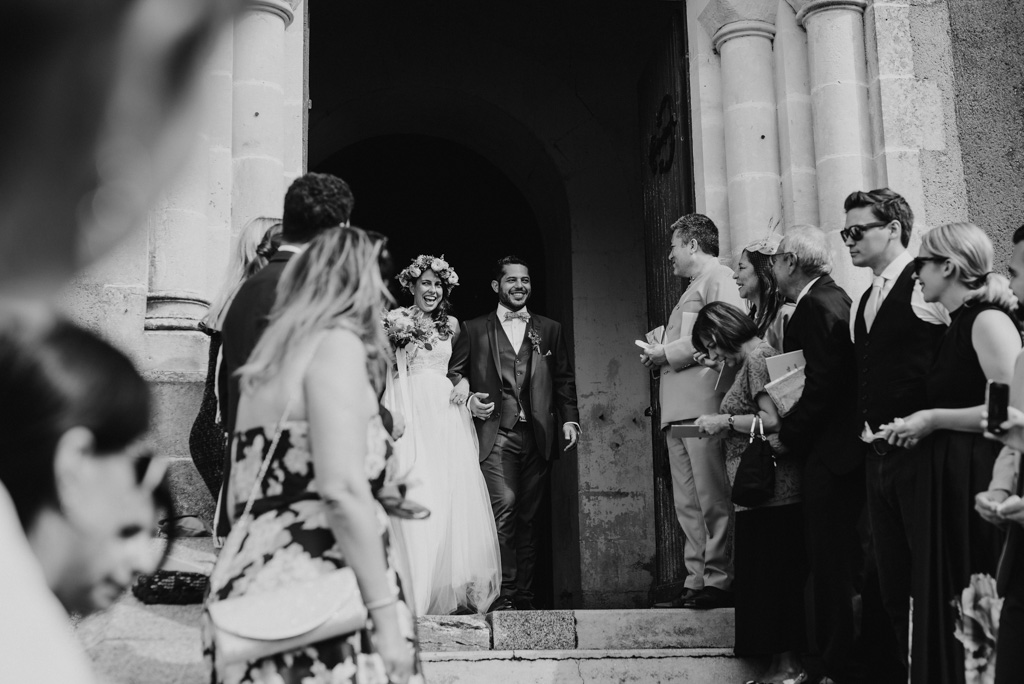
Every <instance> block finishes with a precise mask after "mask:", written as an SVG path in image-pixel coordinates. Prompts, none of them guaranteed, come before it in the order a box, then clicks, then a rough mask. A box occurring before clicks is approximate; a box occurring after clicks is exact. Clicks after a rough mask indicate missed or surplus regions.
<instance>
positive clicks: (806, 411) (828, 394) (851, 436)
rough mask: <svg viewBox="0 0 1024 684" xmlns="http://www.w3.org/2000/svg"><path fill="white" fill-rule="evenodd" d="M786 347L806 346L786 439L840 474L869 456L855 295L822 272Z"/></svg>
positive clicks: (786, 424) (792, 325)
mask: <svg viewBox="0 0 1024 684" xmlns="http://www.w3.org/2000/svg"><path fill="white" fill-rule="evenodd" d="M782 346H783V351H785V352H787V353H788V352H792V351H797V350H803V352H804V358H805V359H806V360H807V366H806V367H805V368H804V374H805V376H806V380H805V382H804V391H803V394H802V395H801V397H800V401H798V402H797V404H796V406H795V407H793V410H792V411H791V412H790V414H789V415H787V416H786V417H785V418H783V419H782V431H781V432H780V433H779V437H780V439H782V442H783V443H784V444H785V445H786V446H787V447H789V448H790V449H792V450H793V451H794V453H795V454H798V455H803V456H805V457H806V458H808V459H820V460H821V462H822V463H823V464H824V465H825V467H826V468H828V470H829V471H831V472H832V473H833V474H835V475H844V474H846V473H849V472H851V471H852V470H854V469H855V468H856V467H857V466H858V465H860V464H861V463H862V462H863V460H864V450H863V448H862V445H861V443H860V441H859V440H858V439H857V435H858V434H859V433H860V431H859V430H858V429H857V412H856V405H857V402H856V387H855V385H856V381H857V374H856V369H857V364H856V363H855V362H854V353H853V342H852V341H851V340H850V296H849V295H848V294H846V291H845V290H843V288H841V287H839V285H837V284H836V282H835V281H834V280H832V278H831V276H827V275H825V276H822V277H821V278H819V279H818V281H817V282H816V283H814V285H812V286H811V289H810V291H809V292H808V293H807V294H806V295H804V297H803V298H802V299H801V300H800V302H799V303H798V304H797V305H796V310H794V311H793V317H792V318H790V319H789V326H788V327H787V328H786V335H785V337H784V338H783V345H782Z"/></svg>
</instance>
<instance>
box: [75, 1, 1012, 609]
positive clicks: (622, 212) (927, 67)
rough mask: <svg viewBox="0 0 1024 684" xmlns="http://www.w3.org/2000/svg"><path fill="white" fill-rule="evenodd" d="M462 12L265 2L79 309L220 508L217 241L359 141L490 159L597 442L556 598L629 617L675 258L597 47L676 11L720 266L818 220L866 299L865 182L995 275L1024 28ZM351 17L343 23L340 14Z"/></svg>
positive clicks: (637, 580) (866, 7)
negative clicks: (666, 274)
mask: <svg viewBox="0 0 1024 684" xmlns="http://www.w3.org/2000/svg"><path fill="white" fill-rule="evenodd" d="M456 4H457V5H459V7H462V5H463V4H465V7H462V9H463V10H465V11H461V10H460V11H452V12H451V13H450V14H445V13H437V12H433V13H431V11H428V10H427V9H426V8H409V9H408V11H407V12H406V13H405V15H404V16H402V17H396V16H390V15H388V16H385V15H383V14H381V13H380V12H377V11H376V10H375V9H374V8H373V7H372V6H371V5H368V4H366V3H363V4H359V3H356V4H355V5H353V6H352V7H341V6H338V7H334V8H333V9H328V8H327V5H324V4H317V3H316V2H314V3H313V9H312V10H310V8H309V7H308V3H298V2H297V1H296V0H290V1H285V0H258V1H257V0H253V1H252V2H251V4H250V7H249V9H248V11H247V12H246V13H245V15H244V16H243V17H242V18H241V19H240V21H239V22H238V24H237V25H236V26H235V28H234V30H233V32H231V34H230V35H227V36H225V38H224V41H223V43H222V45H221V46H220V48H219V49H218V51H217V52H216V54H215V55H214V56H213V58H212V60H211V63H210V70H209V77H208V92H207V97H208V101H209V107H208V114H207V118H206V120H205V122H204V124H203V126H202V133H201V135H200V136H199V138H198V140H197V142H196V148H195V152H194V154H193V157H192V161H191V162H190V163H189V164H188V166H187V168H186V169H185V171H184V172H183V174H182V175H181V177H180V178H179V179H178V181H177V182H176V183H175V184H174V186H173V187H171V188H168V190H167V192H166V195H165V197H164V199H163V200H162V202H161V203H160V205H159V206H158V207H156V208H155V209H154V210H153V212H152V213H151V215H150V219H149V223H148V225H147V226H146V229H145V230H143V231H140V232H139V233H138V234H137V235H135V236H133V237H132V238H131V239H130V240H128V241H126V242H125V243H124V244H122V245H121V246H120V247H119V249H118V250H117V251H115V253H114V254H112V255H111V256H110V257H109V258H108V259H107V260H105V261H104V262H103V263H100V264H98V265H96V266H95V267H94V268H92V269H91V270H90V271H89V272H87V273H85V274H82V275H81V277H80V278H79V279H78V281H77V282H76V283H74V284H73V285H72V286H71V287H70V288H69V289H68V291H67V292H66V306H67V308H68V310H69V311H70V312H71V313H72V314H73V315H74V316H76V317H77V318H78V319H79V320H81V321H83V322H85V323H86V324H87V325H90V326H91V327H94V328H97V329H100V330H102V331H103V332H104V334H106V335H107V336H108V337H109V338H111V339H113V340H114V341H116V342H117V343H118V344H119V345H121V346H122V347H123V348H125V349H126V350H128V351H129V352H130V353H131V355H132V356H133V358H135V359H136V360H137V362H138V363H139V364H140V365H141V367H142V368H143V369H144V370H145V373H146V375H147V377H148V378H149V379H150V380H151V381H152V383H153V386H154V389H155V392H156V396H157V401H158V420H157V426H156V440H157V443H158V446H159V448H160V450H161V451H163V452H164V453H167V454H170V455H171V456H172V457H174V458H175V459H176V465H175V469H174V472H175V477H176V478H177V479H178V480H179V483H180V484H179V486H178V491H179V492H180V493H186V492H192V494H193V496H192V498H190V499H188V498H186V500H185V507H186V509H188V510H190V511H193V512H201V513H205V512H208V511H209V506H210V504H211V502H210V501H209V500H208V497H207V496H206V495H205V493H204V490H203V487H202V484H201V482H200V481H199V479H198V477H197V476H196V474H195V473H194V472H193V471H192V469H191V465H190V462H189V460H188V445H187V438H188V431H189V428H190V426H191V423H192V420H193V419H194V416H195V412H196V409H197V407H198V399H199V396H200V394H201V391H202V384H203V380H204V378H205V373H206V364H207V345H206V338H205V336H204V335H203V334H202V333H200V332H198V328H197V324H198V321H199V320H200V319H201V318H202V316H203V315H204V313H205V310H206V305H207V303H208V302H209V300H210V299H211V298H212V296H213V295H214V293H215V292H216V291H217V290H218V288H219V286H220V283H221V280H222V278H223V275H224V272H225V268H226V264H227V261H228V254H229V251H230V247H231V243H232V236H233V235H235V233H236V232H237V230H238V229H239V228H240V227H241V226H242V225H243V224H244V223H245V222H246V221H247V220H248V219H249V218H252V217H254V216H259V215H270V216H274V215H278V214H279V213H280V204H281V198H282V196H283V192H284V189H285V188H286V187H287V184H288V183H289V182H290V180H291V179H293V178H294V177H296V176H297V175H299V174H301V173H302V172H303V171H304V170H305V169H306V168H314V169H315V168H317V164H319V163H321V162H323V161H324V160H325V159H326V158H327V157H329V156H330V155H331V154H333V153H335V152H337V151H339V150H343V149H344V148H345V146H346V145H351V144H353V143H356V142H359V141H360V140H365V139H367V138H370V137H372V136H374V135H382V134H387V133H396V132H401V133H422V134H425V135H432V136H437V137H441V138H445V139H447V140H451V141H454V142H458V143H460V144H463V145H465V146H467V147H469V148H471V149H474V150H476V151H478V152H479V153H480V154H482V155H484V156H485V157H487V158H488V159H489V160H490V161H491V162H493V163H494V164H495V165H496V166H497V167H498V168H500V169H501V170H502V172H504V173H505V174H506V175H507V176H508V178H509V179H510V180H511V181H512V182H513V183H514V184H515V185H516V186H517V187H518V188H519V189H520V190H521V191H522V193H523V194H524V196H525V197H526V198H527V200H528V201H529V203H530V205H531V207H532V208H533V209H534V211H535V213H537V214H538V216H539V217H541V218H542V219H543V220H542V224H543V225H545V226H547V227H548V228H549V229H548V230H546V232H545V233H544V237H543V239H544V248H545V250H546V251H548V252H550V253H551V254H553V255H556V256H557V257H558V258H557V259H555V258H552V259H550V261H551V262H552V264H549V266H548V270H547V272H546V273H545V274H544V279H545V281H546V282H548V283H549V284H550V287H551V288H552V289H557V290H558V291H559V292H560V293H561V295H560V298H556V299H555V304H554V305H553V306H554V308H555V309H556V310H555V311H552V312H551V313H553V314H555V317H557V318H560V320H562V321H563V323H564V324H565V326H566V329H567V331H568V332H569V333H570V338H571V339H572V340H573V342H574V347H575V361H576V372H577V379H578V383H579V395H580V409H581V416H582V420H583V427H584V434H583V439H582V443H581V448H580V452H579V458H578V460H575V459H574V460H567V461H565V462H563V463H561V464H560V465H559V466H558V469H559V474H558V478H557V484H556V490H557V492H556V494H557V495H556V501H555V506H556V510H557V511H558V515H559V516H560V517H563V518H564V521H563V522H562V523H560V525H561V527H560V528H559V529H560V532H559V533H558V534H556V546H557V548H558V549H559V553H558V554H557V559H556V586H555V592H554V593H555V597H556V601H558V602H559V603H560V605H563V606H574V607H630V606H640V605H644V604H645V601H646V595H647V591H648V588H649V585H650V582H651V576H650V572H649V568H650V563H651V558H652V557H653V555H654V533H653V524H654V523H653V493H652V486H653V481H654V477H653V473H652V467H651V463H650V449H651V441H650V440H651V437H650V429H649V425H648V424H647V423H646V421H647V420H648V418H645V417H644V415H643V410H644V408H645V407H647V406H648V405H649V403H650V395H649V383H648V377H647V375H646V373H644V372H641V371H640V370H639V367H638V364H637V363H636V355H635V350H634V349H632V344H631V341H632V340H633V339H634V338H635V337H637V336H638V335H640V334H642V333H643V331H644V329H645V327H646V284H645V282H644V276H643V274H644V262H645V259H650V258H662V254H661V250H662V249H663V246H661V245H645V244H644V238H643V225H642V219H641V215H640V214H641V212H640V202H641V200H640V198H641V193H642V188H641V185H640V173H639V170H638V164H639V163H640V157H641V154H640V149H641V148H640V146H639V145H638V138H639V135H638V121H637V113H636V111H637V107H636V83H637V80H638V78H639V73H640V72H641V70H642V68H643V66H644V61H645V56H644V54H643V53H642V52H641V51H639V49H637V50H634V51H633V52H628V51H625V50H623V49H622V48H613V47H611V46H614V45H620V44H626V45H640V46H643V45H645V44H648V43H651V42H652V41H655V40H657V39H659V36H660V32H659V31H658V27H659V26H660V25H662V24H664V22H665V19H666V17H668V16H670V13H671V12H673V11H676V10H677V9H678V11H681V12H684V13H685V16H686V20H687V21H686V31H687V34H688V48H689V53H690V54H689V60H688V64H689V73H688V74H683V75H682V77H683V78H684V79H688V80H689V92H690V120H689V136H686V135H685V133H686V131H685V127H682V129H683V131H684V135H683V137H684V138H686V137H689V140H688V141H686V143H687V145H688V146H689V147H690V149H691V151H692V164H693V178H694V189H693V190H694V199H695V209H696V210H697V211H700V212H703V213H707V214H708V215H710V216H711V217H712V218H713V219H714V220H715V221H716V223H718V225H719V226H720V227H721V228H722V229H723V236H722V245H723V250H722V251H723V257H725V258H726V260H727V261H729V260H731V258H732V256H733V255H734V253H735V251H736V250H737V249H739V248H740V247H742V246H743V245H744V244H745V243H747V242H749V241H751V240H753V239H756V238H759V237H761V236H763V235H764V234H765V233H766V232H767V230H768V229H769V226H770V225H774V224H776V223H777V224H779V225H780V230H783V231H784V230H785V229H786V228H789V227H791V226H794V225H799V224H816V225H820V226H822V227H823V228H824V229H825V230H827V231H828V232H829V233H831V234H833V235H834V236H835V237H834V240H835V242H834V244H835V246H836V263H837V267H836V274H837V276H838V280H839V281H840V282H841V283H842V284H844V285H845V286H846V287H847V288H848V289H849V290H850V292H851V294H852V295H854V296H856V295H858V294H859V293H860V292H861V291H862V289H863V287H864V286H865V284H866V283H865V277H864V274H863V273H856V272H854V269H852V268H851V267H850V266H849V260H848V257H847V255H846V253H845V250H844V249H843V248H842V246H841V244H840V243H839V240H838V230H839V228H840V227H841V226H842V223H843V212H842V200H843V198H844V197H845V195H846V194H847V193H848V192H849V191H851V190H853V189H869V188H875V187H880V186H884V185H889V186H890V187H892V188H894V189H896V190H897V191H899V192H901V193H903V194H904V195H905V196H907V197H908V199H909V201H910V203H911V205H912V207H913V208H914V210H915V213H916V214H917V217H918V221H917V226H918V229H917V230H915V233H918V234H919V233H920V232H921V231H923V230H926V229H927V227H928V226H934V225H937V224H940V223H944V222H948V221H954V220H966V219H972V220H975V221H978V222H979V223H981V224H982V225H984V226H985V227H986V228H987V229H988V230H989V231H990V232H991V233H992V234H993V235H994V236H995V237H996V238H997V240H998V241H999V242H1000V244H1001V245H1002V246H1003V252H1002V254H1003V258H1004V259H1005V254H1006V247H1005V245H1006V243H1007V239H1006V237H1005V235H1006V231H1007V229H1008V228H1010V227H1013V226H1016V225H1018V224H1020V223H1022V222H1024V218H1022V217H1024V212H1022V209H1024V206H1022V204H1024V198H1022V195H1021V193H1020V180H1019V179H1020V178H1021V172H1022V171H1024V169H1022V168H1021V166H1022V165H1024V161H1022V160H1024V157H1022V156H1021V153H1020V150H1021V149H1024V139H1022V136H1024V133H1022V131H1024V126H1022V125H1021V121H1020V117H1021V111H1022V110H1024V106H1022V97H1024V96H1022V94H1021V93H1022V92H1024V88H1022V84H1021V73H1022V65H1024V58H1022V57H1021V52H1020V51H1019V50H1017V49H1015V41H1016V37H1017V36H1018V35H1019V33H1020V28H1021V27H1022V26H1024V14H1022V10H1021V8H1020V6H1019V3H1016V2H1014V1H1013V0H999V1H998V2H991V3H989V2H988V0H986V2H980V0H974V1H971V0H928V1H925V0H909V1H908V2H870V1H869V0H687V1H686V2H685V3H684V2H677V3H646V4H643V3H641V4H642V5H643V7H640V6H639V5H638V7H637V8H633V7H628V8H622V7H618V5H617V4H616V3H612V2H605V3H599V4H600V12H598V11H595V12H594V14H593V16H589V17H582V16H577V15H573V14H572V13H571V11H570V10H558V9H551V8H550V7H549V6H543V7H542V5H536V6H534V5H531V6H530V7H532V8H533V9H532V10H530V11H526V10H524V11H523V14H522V15H521V16H520V15H517V16H516V17H505V16H499V12H498V10H495V9H482V8H480V6H479V5H477V4H475V3H456ZM345 12H349V13H350V15H346V17H344V18H348V19H358V20H359V23H358V25H357V26H355V27H353V26H351V25H345V24H342V23H340V22H338V23H336V24H332V23H331V21H332V19H331V18H332V17H335V16H336V15H340V14H344V13H345ZM310 16H311V17H312V18H310ZM321 20H322V21H323V22H324V23H322V24H318V23H317V22H318V21H321ZM310 27H312V30H313V35H314V37H315V39H317V40H325V37H326V36H332V31H333V32H334V34H333V36H332V38H333V39H332V40H331V41H328V43H330V44H329V45H328V46H327V47H325V48H324V49H323V50H321V52H319V53H317V54H322V55H324V56H325V60H327V61H331V60H333V62H331V64H327V65H320V66H318V65H317V64H312V63H311V64H308V65H307V55H308V50H309V35H310V30H309V29H310ZM439 35H440V36H442V37H443V38H444V40H440V41H438V40H437V37H438V36H439ZM580 35H583V36H584V38H580V37H579V36H580ZM992 35H997V36H1003V37H1004V38H1005V40H1004V39H1000V40H995V41H993V40H991V36H992ZM524 36H525V37H527V38H528V39H524V38H523V37H524ZM591 39H592V40H591ZM615 49H619V50H622V53H621V54H619V53H616V52H615V51H614V50H615ZM338 65H341V66H338ZM343 67H344V68H343ZM317 69H321V70H324V69H333V71H330V82H331V84H332V87H331V88H329V89H324V90H322V91H316V92H314V93H312V96H313V97H314V99H315V102H316V107H315V109H313V110H312V113H309V110H308V104H309V98H310V96H311V94H310V92H309V82H310V81H309V73H310V72H315V71H316V70H317ZM324 73H326V72H324ZM319 78H320V81H318V82H321V83H323V82H326V81H325V77H324V76H320V77H319ZM357 209H358V195H357ZM913 248H914V247H912V249H913ZM559 564H560V567H558V566H559Z"/></svg>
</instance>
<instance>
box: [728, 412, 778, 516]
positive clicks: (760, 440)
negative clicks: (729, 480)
mask: <svg viewBox="0 0 1024 684" xmlns="http://www.w3.org/2000/svg"><path fill="white" fill-rule="evenodd" d="M755 428H757V430H758V431H759V432H760V434H756V432H755ZM774 495H775V452H774V451H773V450H772V445H771V444H769V443H768V438H767V437H765V436H764V421H762V420H761V417H760V416H754V422H753V423H752V424H751V426H750V443H749V444H748V445H747V448H746V449H744V451H743V455H742V456H740V466H739V468H737V469H736V480H735V481H734V482H733V484H732V502H733V503H734V504H736V505H738V506H745V507H747V508H752V507H754V506H760V505H761V504H763V503H765V502H767V501H769V500H770V499H771V498H772V496H774Z"/></svg>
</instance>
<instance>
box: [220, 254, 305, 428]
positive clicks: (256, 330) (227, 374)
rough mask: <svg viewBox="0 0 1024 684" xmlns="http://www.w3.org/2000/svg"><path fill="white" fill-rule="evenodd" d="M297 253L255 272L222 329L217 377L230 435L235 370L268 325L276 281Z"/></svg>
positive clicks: (279, 257)
mask: <svg viewBox="0 0 1024 684" xmlns="http://www.w3.org/2000/svg"><path fill="white" fill-rule="evenodd" d="M292 256H294V252H289V251H281V252H277V253H276V254H275V255H274V256H273V257H271V258H270V262H269V263H268V264H267V265H266V266H264V267H263V269H262V270H260V271H259V273H257V274H256V275H254V276H253V277H251V278H249V279H248V280H247V281H245V282H244V283H242V287H240V288H238V292H237V293H236V294H235V298H234V300H233V301H232V302H231V306H230V307H229V308H228V312H227V315H226V316H224V326H223V330H221V334H222V336H223V342H224V347H223V349H224V357H223V359H222V360H221V365H220V375H219V376H218V377H217V382H218V385H219V387H218V390H219V393H220V415H221V417H222V418H223V421H224V429H225V430H227V433H228V435H234V434H235V414H236V412H237V410H238V398H239V387H238V378H237V377H235V371H237V370H238V369H239V368H241V367H242V366H244V365H245V363H246V361H248V360H249V355H250V354H252V350H253V349H254V348H255V347H256V343H257V342H259V339H260V335H262V334H263V331H264V330H265V329H266V327H267V323H268V319H267V317H268V316H269V315H270V310H271V309H272V308H273V307H274V300H275V299H276V297H277V282H278V281H279V280H280V279H281V274H282V273H283V272H284V267H285V266H287V265H288V261H289V260H290V259H291V258H292Z"/></svg>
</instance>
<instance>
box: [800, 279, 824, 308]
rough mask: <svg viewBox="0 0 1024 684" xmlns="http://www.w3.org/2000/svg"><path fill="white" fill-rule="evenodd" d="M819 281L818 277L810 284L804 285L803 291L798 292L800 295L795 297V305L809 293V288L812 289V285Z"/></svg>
mask: <svg viewBox="0 0 1024 684" xmlns="http://www.w3.org/2000/svg"><path fill="white" fill-rule="evenodd" d="M819 280H821V276H818V277H817V278H815V279H814V280H812V281H811V282H809V283H807V284H806V285H804V289H802V290H800V294H798V295H797V297H796V303H797V304H799V303H800V300H801V299H803V298H804V295H805V294H807V293H808V292H810V291H811V288H812V287H814V283H816V282H818V281H819Z"/></svg>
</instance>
